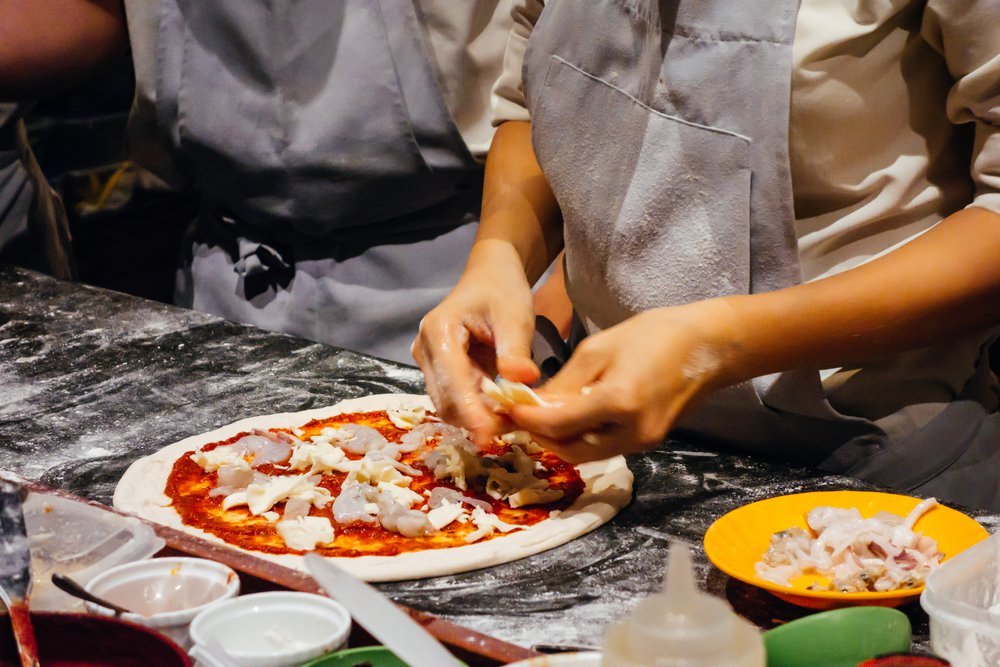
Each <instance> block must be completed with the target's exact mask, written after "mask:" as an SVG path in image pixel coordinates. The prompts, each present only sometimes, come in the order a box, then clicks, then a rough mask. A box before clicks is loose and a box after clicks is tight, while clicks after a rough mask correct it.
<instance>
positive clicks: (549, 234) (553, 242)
mask: <svg viewBox="0 0 1000 667" xmlns="http://www.w3.org/2000/svg"><path fill="white" fill-rule="evenodd" d="M561 247H562V217H561V216H560V213H559V206H558V204H556V200H555V197H554V196H553V194H552V190H551V188H550V187H549V184H548V182H547V181H546V180H545V176H543V175H542V169H541V167H540V166H539V165H538V161H537V160H536V159H535V151H534V149H533V148H532V147H531V124H530V123H524V122H513V121H512V122H507V123H504V124H503V125H501V126H500V127H499V128H498V129H497V131H496V135H495V136H494V137H493V144H492V145H491V146H490V152H489V155H488V156H487V159H486V180H485V183H484V185H483V211H482V219H481V221H480V224H479V233H478V234H477V236H476V243H475V245H474V246H473V254H472V256H471V257H470V259H469V267H470V268H471V267H473V266H474V265H475V264H476V263H477V262H478V261H480V260H479V257H478V256H477V254H476V249H477V248H489V249H491V252H492V251H494V250H495V249H496V250H497V251H499V249H501V248H502V249H504V250H503V251H504V252H506V253H511V256H512V257H513V256H516V257H517V260H518V262H519V263H520V264H521V266H522V267H523V269H524V272H525V274H526V275H527V277H528V281H529V282H534V281H535V280H537V279H538V277H539V276H541V275H542V273H543V272H544V271H545V269H546V268H548V266H549V264H550V263H551V262H552V260H553V259H554V258H555V256H556V254H558V252H559V250H560V248H561Z"/></svg>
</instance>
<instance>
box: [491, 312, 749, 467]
mask: <svg viewBox="0 0 1000 667" xmlns="http://www.w3.org/2000/svg"><path fill="white" fill-rule="evenodd" d="M731 318H732V314H731V311H730V310H729V309H728V308H727V306H726V305H725V303H724V302H721V301H703V302H699V303H694V304H690V305H686V306H680V307H676V308H657V309H654V310H649V311H646V312H643V313H640V314H639V315H636V316H635V317H632V318H630V319H628V320H626V321H624V322H622V323H621V324H619V325H617V326H614V327H612V328H610V329H607V330H606V331H603V332H601V333H598V334H595V335H593V336H591V337H589V338H586V339H584V341H583V342H582V343H581V344H580V345H579V347H578V348H577V349H576V350H575V351H574V353H573V356H572V357H570V359H569V361H568V362H567V364H566V366H564V367H563V369H562V370H561V371H560V372H559V373H558V374H557V375H556V376H555V377H554V378H552V380H551V381H550V382H548V383H547V384H545V385H544V386H543V388H542V390H541V391H542V393H543V395H544V396H545V397H546V399H548V403H547V404H546V405H545V406H537V405H536V406H532V405H527V404H517V405H512V406H511V407H510V409H509V415H510V418H511V419H512V420H513V421H514V422H515V424H516V425H517V426H518V428H522V429H525V430H527V431H530V432H531V433H532V434H535V435H536V436H540V437H539V441H540V442H542V443H543V444H544V445H545V448H546V449H549V450H551V451H553V452H555V453H557V454H558V455H559V456H560V457H562V458H564V459H565V460H567V461H572V462H582V461H594V460H599V459H605V458H608V457H610V456H614V455H616V454H627V453H632V452H638V451H644V450H647V449H651V448H653V447H655V446H656V445H657V444H659V443H660V442H661V441H662V440H663V438H664V436H665V435H666V433H667V430H668V429H669V428H670V427H671V425H673V423H674V422H675V421H676V419H677V417H678V415H680V414H681V413H682V412H683V411H684V410H685V409H686V408H687V407H688V406H689V405H691V403H692V402H693V401H695V400H696V399H697V398H698V397H699V396H701V395H702V394H704V393H707V392H708V391H709V390H710V389H711V388H713V387H716V386H718V384H719V381H720V380H721V378H722V375H721V371H722V370H723V369H724V368H725V367H726V366H727V365H728V364H729V362H730V358H731V357H732V351H731V350H732V346H731V343H730V342H729V341H730V340H731V339H730V337H729V335H728V334H729V332H730V331H731V330H732V328H733V324H732V319H731Z"/></svg>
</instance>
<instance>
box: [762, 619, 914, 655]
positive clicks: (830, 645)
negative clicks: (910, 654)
mask: <svg viewBox="0 0 1000 667" xmlns="http://www.w3.org/2000/svg"><path fill="white" fill-rule="evenodd" d="M911 639H912V630H911V628H910V619H908V618H907V617H906V614H904V613H903V612H901V611H897V610H896V609H889V608H886V607H849V608H845V609H834V610H833V611H825V612H822V613H819V614H813V615H812V616H806V617H805V618H800V619H798V620H795V621H791V622H790V623H786V624H784V625H781V626H778V627H776V628H774V629H773V630H768V631H767V632H765V633H764V647H765V649H766V650H767V667H817V665H822V666H823V667H856V666H857V664H858V663H859V662H861V661H862V660H868V659H870V658H874V657H875V656H877V655H883V654H885V653H902V652H906V651H909V650H910V640H911Z"/></svg>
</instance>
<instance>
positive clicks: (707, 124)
mask: <svg viewBox="0 0 1000 667" xmlns="http://www.w3.org/2000/svg"><path fill="white" fill-rule="evenodd" d="M797 11H798V2H797V0H755V2H753V3H752V6H748V5H747V3H746V2H738V1H735V0H674V1H673V2H668V1H661V2H657V1H656V0H601V1H596V0H595V1H593V2H558V1H556V2H550V3H548V4H547V5H546V7H545V10H544V12H543V13H542V15H541V17H540V18H539V21H538V23H537V24H536V26H535V28H534V31H533V32H532V36H531V40H530V42H529V45H528V50H527V54H526V56H525V64H524V81H525V93H526V96H527V100H528V108H529V111H530V113H531V119H532V139H533V145H534V148H535V152H536V154H537V156H538V160H539V163H540V164H541V166H542V169H543V171H544V173H545V176H546V178H547V179H548V181H549V183H550V184H551V185H552V188H553V191H554V193H555V195H556V198H557V200H558V202H559V205H560V207H561V209H562V213H563V219H564V235H565V241H566V260H565V261H566V281H567V289H568V290H569V293H570V296H571V298H572V300H573V303H574V306H575V307H576V310H577V313H578V315H579V316H580V319H581V321H582V323H583V325H584V327H585V329H586V331H587V332H589V333H593V332H596V331H600V330H602V329H605V328H608V327H610V326H613V325H614V324H616V323H618V322H621V321H622V320H624V319H626V318H628V317H630V316H632V315H634V314H636V313H639V312H641V311H643V310H646V309H649V308H656V307H661V306H673V305H680V304H684V303H689V302H692V301H697V300H701V299H708V298H712V297H717V296H723V295H731V294H753V293H759V292H765V291H768V290H774V289H780V288H783V287H787V286H791V285H795V284H797V283H799V282H801V273H800V270H799V260H798V250H797V243H796V238H795V233H794V227H793V223H794V211H793V209H792V201H793V200H792V190H791V177H790V171H789V163H788V111H789V110H788V105H789V96H790V80H791V62H792V53H791V49H792V40H793V38H794V34H795V23H796V16H797ZM988 384H989V378H988V369H986V368H985V364H984V366H983V368H981V369H980V372H978V373H977V374H976V375H975V377H973V379H972V380H970V382H969V384H968V386H967V387H966V390H965V391H964V392H963V393H962V395H960V396H958V397H956V400H955V401H954V402H953V403H952V404H951V405H950V406H949V407H948V408H946V409H945V410H944V411H943V412H942V413H941V414H940V415H939V416H938V417H937V419H935V420H934V422H932V424H933V423H936V428H931V429H930V430H928V428H930V426H931V425H930V424H929V425H927V428H924V429H918V430H916V431H915V432H913V433H911V434H909V435H908V436H907V437H905V438H898V437H891V438H890V437H889V436H888V435H887V433H886V431H885V430H884V429H883V428H881V427H880V426H879V425H878V424H876V423H874V422H872V421H870V420H868V419H864V418H860V417H856V416H851V415H847V414H842V413H840V412H838V411H837V410H835V409H834V408H833V407H832V406H831V405H830V403H829V401H828V400H827V399H826V396H825V393H824V390H823V386H822V383H821V381H820V377H819V374H818V372H816V371H792V372H785V373H779V374H774V375H770V376H767V377H760V378H755V379H754V380H752V381H750V382H745V383H742V384H740V385H737V386H734V387H730V388H727V389H724V390H722V391H719V392H716V393H715V394H714V395H713V396H712V397H711V398H710V399H709V400H708V401H707V402H706V403H705V405H704V406H703V407H701V408H700V409H698V410H697V411H696V412H695V413H694V414H692V415H691V416H689V417H687V418H686V419H685V420H684V421H683V423H682V424H680V427H679V429H678V432H677V434H678V435H681V436H684V437H689V438H704V439H707V440H709V441H711V442H713V443H715V444H716V445H719V444H721V445H724V446H730V447H733V448H738V449H740V450H744V451H750V452H755V453H759V454H764V455H768V456H774V457H778V458H782V459H785V460H792V461H797V462H803V463H808V464H812V465H822V466H824V467H825V468H827V469H829V470H833V471H837V472H846V473H849V474H853V475H856V476H859V477H864V478H866V479H870V480H872V481H876V482H879V483H882V484H887V485H894V486H901V487H903V488H907V489H911V490H916V491H918V492H919V491H922V490H927V489H931V490H933V491H934V492H936V493H939V494H940V495H942V496H943V497H947V498H950V499H952V500H959V501H963V500H964V501H966V502H971V503H973V504H977V505H982V506H991V507H1000V491H998V488H1000V485H998V484H996V481H998V478H1000V426H998V422H997V421H996V415H995V414H992V413H993V412H994V411H995V410H996V406H995V403H993V402H992V401H993V396H995V392H992V393H991V389H990V388H989V386H988ZM977 443H978V444H977ZM987 453H988V456H987ZM984 456H987V459H986V460H984V458H983V457H984ZM913 459H919V465H914V463H913ZM963 460H964V461H965V464H962V463H961V462H962V461H963ZM970 462H972V465H971V466H970V465H969V463H970ZM982 463H988V465H989V466H992V468H991V469H988V470H985V471H984V470H980V471H978V473H976V475H978V477H977V479H979V480H983V479H984V478H985V479H988V480H989V482H988V483H987V484H977V485H973V488H971V489H970V488H969V486H970V485H969V483H968V480H969V477H970V474H971V473H972V471H973V469H974V467H975V464H982ZM956 465H957V466H958V468H962V469H964V470H965V473H964V474H963V475H959V476H958V478H955V479H952V480H950V481H949V473H947V472H946V471H948V470H955V469H957V468H956ZM984 476H985V477H984ZM987 486H988V487H989V488H984V487H987Z"/></svg>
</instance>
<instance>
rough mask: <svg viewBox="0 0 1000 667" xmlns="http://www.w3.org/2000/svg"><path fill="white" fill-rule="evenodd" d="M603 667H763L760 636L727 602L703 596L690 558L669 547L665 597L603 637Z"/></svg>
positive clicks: (646, 602)
mask: <svg viewBox="0 0 1000 667" xmlns="http://www.w3.org/2000/svg"><path fill="white" fill-rule="evenodd" d="M601 656H602V657H601V663H600V664H601V667H702V666H704V667H764V665H765V663H766V658H765V655H764V640H763V639H762V637H761V634H760V631H759V630H757V628H756V627H755V626H754V625H753V624H752V623H750V622H749V621H746V620H744V619H743V618H741V617H739V616H738V615H737V614H736V613H735V612H734V611H733V610H732V608H731V607H730V606H729V605H728V604H727V603H726V601H725V600H722V599H719V598H716V597H714V596H711V595H708V594H706V593H702V592H701V591H700V590H698V586H697V584H696V583H695V579H694V569H693V568H692V566H691V553H690V552H689V551H688V548H687V547H686V546H684V545H683V544H679V543H674V544H672V545H671V546H670V557H669V559H668V561H667V576H666V581H665V582H664V587H663V592H662V593H659V594H656V595H650V596H649V597H648V598H646V599H645V600H643V601H642V602H640V603H639V605H638V606H637V607H636V608H635V610H634V611H633V612H632V614H630V615H629V616H628V617H627V618H626V619H624V620H622V621H619V622H618V623H614V624H612V625H611V626H610V627H609V628H608V629H607V631H606V632H605V633H604V644H603V646H602V648H601Z"/></svg>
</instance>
